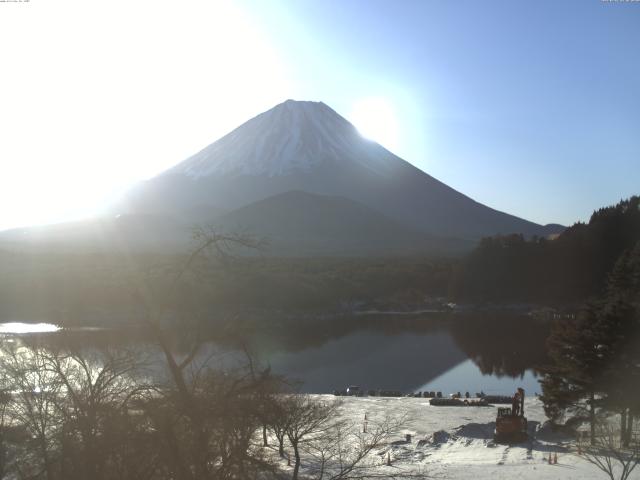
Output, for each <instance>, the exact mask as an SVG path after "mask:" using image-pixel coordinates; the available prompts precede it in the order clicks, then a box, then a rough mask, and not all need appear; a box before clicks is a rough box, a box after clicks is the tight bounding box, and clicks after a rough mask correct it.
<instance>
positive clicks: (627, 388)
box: [541, 242, 640, 444]
mask: <svg viewBox="0 0 640 480" xmlns="http://www.w3.org/2000/svg"><path fill="white" fill-rule="evenodd" d="M547 343H548V348H549V355H550V357H551V358H552V360H553V364H552V365H551V366H549V367H547V368H546V369H545V370H544V377H543V379H542V381H541V383H542V387H543V396H542V400H543V402H544V406H545V411H546V413H547V415H548V416H549V417H550V418H551V419H552V420H558V419H560V418H561V417H563V416H564V415H565V414H575V413H580V412H583V411H584V409H585V405H586V406H587V407H588V412H589V418H590V420H591V439H592V442H593V440H594V428H595V421H594V420H595V415H596V408H597V407H600V408H602V409H604V410H605V411H609V412H617V413H620V415H621V425H620V426H621V428H620V431H621V437H622V438H621V439H622V441H623V442H624V443H626V444H628V443H629V441H630V434H631V431H632V428H633V421H634V417H635V416H638V415H639V414H640V411H639V410H640V408H639V407H638V401H637V398H638V395H640V242H638V244H637V245H636V246H635V247H634V248H633V249H631V250H628V251H626V252H624V253H623V254H622V255H621V256H620V258H619V259H618V261H617V262H616V264H615V267H614V268H613V270H612V272H611V274H610V275H609V277H608V280H607V285H606V289H605V294H604V296H603V297H602V298H601V299H600V300H598V301H595V302H591V303H590V304H588V305H587V306H586V307H585V308H584V309H583V311H582V312H581V313H580V314H579V315H578V316H577V317H576V318H575V319H571V320H560V321H558V322H556V324H555V326H554V328H553V331H552V334H551V336H550V337H549V339H548V342H547Z"/></svg>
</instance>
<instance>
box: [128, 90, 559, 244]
mask: <svg viewBox="0 0 640 480" xmlns="http://www.w3.org/2000/svg"><path fill="white" fill-rule="evenodd" d="M292 190H299V191H304V192H309V193H314V194H318V195H328V196H339V197H344V198H348V199H351V200H354V201H356V202H359V203H361V204H363V205H366V206H367V207H370V208H372V209H374V210H377V211H378V212H380V213H382V214H383V215H385V216H386V217H388V218H390V219H393V220H395V221H397V222H399V223H402V224H404V225H406V226H409V227H411V228H413V229H417V230H421V231H423V232H427V233H430V234H433V235H437V236H446V237H450V236H456V237H461V238H470V239H477V238H479V237H481V236H486V235H493V234H496V233H512V232H518V233H524V234H526V235H532V234H538V235H546V234H548V233H553V232H555V231H556V229H555V228H553V227H549V228H546V229H545V227H542V226H541V225H538V224H535V223H533V222H529V221H526V220H523V219H520V218H518V217H515V216H513V215H509V214H506V213H503V212H499V211H496V210H494V209H491V208H489V207H486V206H485V205H482V204H480V203H478V202H475V201H474V200H472V199H470V198H469V197H467V196H465V195H463V194H461V193H460V192H457V191H455V190H453V189H452V188H450V187H448V186H447V185H445V184H444V183H442V182H440V181H438V180H436V179H435V178H433V177H431V176H429V175H428V174H426V173H424V172H423V171H421V170H419V169H417V168H415V167H414V166H412V165H411V164H409V163H407V162H406V161H404V160H402V159H401V158H399V157H397V156H395V155H394V154H392V153H391V152H389V151H388V150H386V149H385V148H383V147H382V146H380V145H378V144H377V143H375V142H372V141H369V140H367V139H365V138H363V137H362V136H361V135H360V134H359V133H358V132H357V130H356V129H355V127H353V125H351V124H350V123H349V122H348V121H347V120H346V119H344V118H343V117H341V116H340V115H338V114H337V113H336V112H335V111H333V110H332V109H331V108H329V107H328V106H327V105H325V104H323V103H321V102H320V103H315V102H296V101H292V100H288V101H286V102H284V103H282V104H280V105H277V106H276V107H274V108H272V109H271V110H269V111H267V112H264V113H262V114H260V115H258V116H257V117H255V118H253V119H251V120H249V121H248V122H246V123H245V124H243V125H241V126H240V127H238V128H236V129H235V130H234V131H232V132H231V133H229V134H228V135H226V136H224V137H222V138H221V139H220V140H218V141H217V142H214V143H213V144H211V145H209V146H208V147H206V148H205V149H204V150H202V151H201V152H199V153H197V154H196V155H194V156H192V157H191V158H189V159H187V160H185V161H184V162H182V163H180V164H178V165H176V166H175V167H173V168H171V169H169V170H167V171H166V172H164V173H163V174H161V175H159V176H157V177H155V178H153V179H151V180H149V181H147V182H144V183H143V184H141V185H139V186H138V187H137V188H136V189H135V190H133V191H132V192H130V194H129V195H128V197H127V201H126V203H125V204H124V205H121V206H120V208H121V209H122V210H124V211H131V212H136V213H142V212H144V213H162V214H166V213H170V214H177V215H183V212H185V211H187V210H189V211H192V210H193V207H194V206H196V205H210V206H212V207H215V208H217V209H222V210H226V211H230V210H234V209H237V208H239V207H242V206H245V205H248V204H251V203H253V202H256V201H259V200H262V199H265V198H268V197H270V196H273V195H277V194H281V193H284V192H288V191H292ZM549 230H551V232H549Z"/></svg>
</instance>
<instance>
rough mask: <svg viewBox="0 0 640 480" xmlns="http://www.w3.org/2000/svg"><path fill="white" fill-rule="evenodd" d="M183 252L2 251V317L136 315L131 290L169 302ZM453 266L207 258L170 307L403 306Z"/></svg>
mask: <svg viewBox="0 0 640 480" xmlns="http://www.w3.org/2000/svg"><path fill="white" fill-rule="evenodd" d="M185 258H186V255H173V256H170V255H150V254H149V255H144V254H136V255H133V254H132V255H128V256H124V255H116V254H112V255H109V254H104V253H100V254H87V253H78V254H72V253H55V252H40V253H26V252H17V251H15V250H14V251H10V250H5V251H2V250H0V270H1V271H2V275H0V319H2V320H4V321H9V320H12V321H13V320H23V321H35V320H37V321H49V322H54V323H58V324H61V325H82V324H94V325H95V324H100V325H113V324H123V323H124V324H131V323H137V322H139V319H140V312H139V305H140V303H141V302H140V300H141V299H140V298H138V296H137V295H139V293H135V292H140V291H144V295H145V296H146V298H145V300H146V301H151V302H158V303H162V302H164V301H165V298H164V293H163V292H164V289H165V287H166V285H167V283H170V282H171V279H172V278H173V275H174V274H175V272H176V269H177V268H178V266H179V265H181V264H182V263H183V262H184V260H185ZM450 271H451V264H450V262H449V261H448V260H446V259H430V258H414V257H407V258H370V259H368V258H360V259H344V258H342V259H337V258H307V259H289V258H255V257H253V258H246V257H245V258H242V257H236V258H232V259H228V261H227V262H225V263H222V262H218V263H217V264H215V265H207V266H206V267H202V269H201V270H200V272H199V273H200V275H201V277H202V281H201V282H195V283H192V284H189V285H184V286H180V287H179V289H180V291H179V292H178V293H177V296H178V297H179V298H178V299H177V300H174V301H173V302H172V303H173V305H172V308H178V309H180V306H188V310H189V312H193V310H194V309H196V310H197V311H199V312H200V315H201V316H204V317H208V318H210V319H211V320H213V319H215V318H222V317H224V316H225V315H227V314H233V315H238V314H241V315H242V316H244V317H246V316H247V315H251V314H253V313H255V314H268V313H269V312H272V313H277V314H281V313H283V312H286V313H290V314H300V313H314V314H315V313H323V314H324V313H335V312H349V311H350V310H351V309H353V308H356V307H359V308H365V309H375V308H377V307H378V306H380V305H384V306H386V307H389V308H391V309H394V308H395V309H400V308H402V306H404V305H411V304H420V303H422V302H424V299H425V298H426V297H427V296H434V297H446V295H447V286H448V282H449V276H450ZM229 312H231V313H229ZM177 314H179V312H177Z"/></svg>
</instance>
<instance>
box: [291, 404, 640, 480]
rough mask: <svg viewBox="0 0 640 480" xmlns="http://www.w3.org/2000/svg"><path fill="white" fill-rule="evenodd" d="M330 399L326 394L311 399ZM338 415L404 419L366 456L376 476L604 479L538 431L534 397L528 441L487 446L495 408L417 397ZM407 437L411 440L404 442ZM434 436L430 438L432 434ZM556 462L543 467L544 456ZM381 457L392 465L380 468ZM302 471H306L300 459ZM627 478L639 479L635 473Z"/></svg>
mask: <svg viewBox="0 0 640 480" xmlns="http://www.w3.org/2000/svg"><path fill="white" fill-rule="evenodd" d="M316 397H317V398H318V399H321V400H323V401H335V397H334V396H332V395H316ZM342 401H343V402H344V403H343V407H342V410H341V411H342V415H343V416H344V417H345V418H348V419H349V420H350V421H352V422H355V423H356V424H358V425H362V423H363V422H364V419H365V414H366V417H367V419H368V421H369V424H370V425H373V424H375V422H376V421H379V420H381V419H382V418H384V417H385V416H388V415H406V417H407V419H406V421H405V422H404V423H403V428H401V429H399V430H398V431H397V432H394V434H393V436H392V438H390V439H389V441H388V442H387V443H386V444H385V445H383V446H382V447H381V448H380V449H378V450H377V451H375V452H374V453H372V457H373V458H372V460H371V461H372V462H374V463H375V464H377V465H379V467H376V470H375V471H376V473H377V474H378V475H380V474H386V473H388V474H389V475H392V474H396V475H397V474H398V473H399V472H401V471H402V472H406V473H413V474H418V475H424V478H443V479H461V480H462V479H465V480H468V479H485V478H486V479H492V480H495V479H502V478H509V479H518V480H529V479H531V480H533V479H567V480H571V479H575V480H578V479H579V480H590V479H603V478H607V477H606V476H605V475H604V473H602V472H601V471H600V470H598V469H597V468H596V467H594V466H593V465H591V464H590V463H588V462H587V461H586V460H584V459H583V458H581V457H580V456H578V455H577V452H576V451H575V448H574V444H573V441H572V439H571V438H567V437H563V436H562V435H559V434H555V433H552V432H551V431H550V430H549V429H548V427H544V428H541V427H542V425H543V424H544V422H545V421H546V417H545V415H544V411H543V408H542V403H541V402H540V401H539V400H538V399H537V398H529V399H527V400H526V401H525V415H526V417H527V418H528V420H529V431H530V436H531V440H530V441H528V442H526V443H522V444H517V445H501V444H495V443H494V442H493V440H492V439H493V430H494V426H495V416H496V409H497V407H494V406H489V407H435V406H433V407H432V406H430V405H429V400H428V399H423V398H380V397H363V398H356V397H346V398H342ZM406 434H411V436H412V438H411V442H407V441H406V437H405V436H406ZM434 434H435V435H434ZM550 454H551V455H552V456H554V455H557V459H558V463H557V464H553V465H549V463H548V459H549V455H550ZM387 456H389V457H390V458H391V461H392V466H391V467H389V466H386V465H385V463H386V462H385V461H386V459H387ZM302 467H303V468H302V471H301V473H304V472H305V467H306V468H312V466H310V465H309V462H307V465H305V458H304V456H303V459H302ZM630 478H633V479H640V471H634V472H633V474H632V476H631V477H630Z"/></svg>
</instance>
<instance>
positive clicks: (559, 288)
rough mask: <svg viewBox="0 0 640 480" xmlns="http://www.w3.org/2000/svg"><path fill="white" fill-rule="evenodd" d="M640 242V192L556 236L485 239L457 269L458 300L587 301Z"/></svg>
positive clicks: (454, 290) (453, 286) (453, 285)
mask: <svg viewBox="0 0 640 480" xmlns="http://www.w3.org/2000/svg"><path fill="white" fill-rule="evenodd" d="M638 241H640V197H638V196H634V197H631V198H629V199H627V200H622V201H621V202H620V203H618V204H617V205H614V206H610V207H605V208H601V209H599V210H597V211H595V212H594V213H593V215H592V216H591V218H590V220H589V222H588V223H576V224H575V225H573V226H572V227H570V228H567V230H565V231H564V232H563V233H562V234H560V235H559V236H558V237H557V238H555V239H546V238H540V237H534V238H531V239H526V238H525V237H523V236H522V235H517V234H514V235H506V236H496V237H488V238H484V239H483V240H482V241H481V242H480V244H479V245H478V246H477V248H476V249H475V250H474V251H473V252H472V253H471V254H470V255H469V256H468V257H467V258H465V259H464V260H463V261H462V262H461V263H460V264H459V265H458V266H457V268H456V271H455V273H454V275H453V276H452V279H451V289H450V294H451V296H452V297H453V298H455V299H456V300H458V301H475V302H495V303H504V302H540V303H544V302H548V303H554V302H558V303H567V302H571V303H581V302H583V301H584V300H586V299H587V298H589V297H592V296H594V295H599V294H600V293H601V292H602V290H603V288H604V286H605V283H606V279H607V274H608V273H609V272H610V271H611V269H612V268H613V266H614V264H615V262H616V260H617V259H618V258H619V257H620V256H621V255H622V254H623V253H624V252H625V251H626V250H628V249H630V248H633V246H634V245H635V244H636V243H637V242H638Z"/></svg>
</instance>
